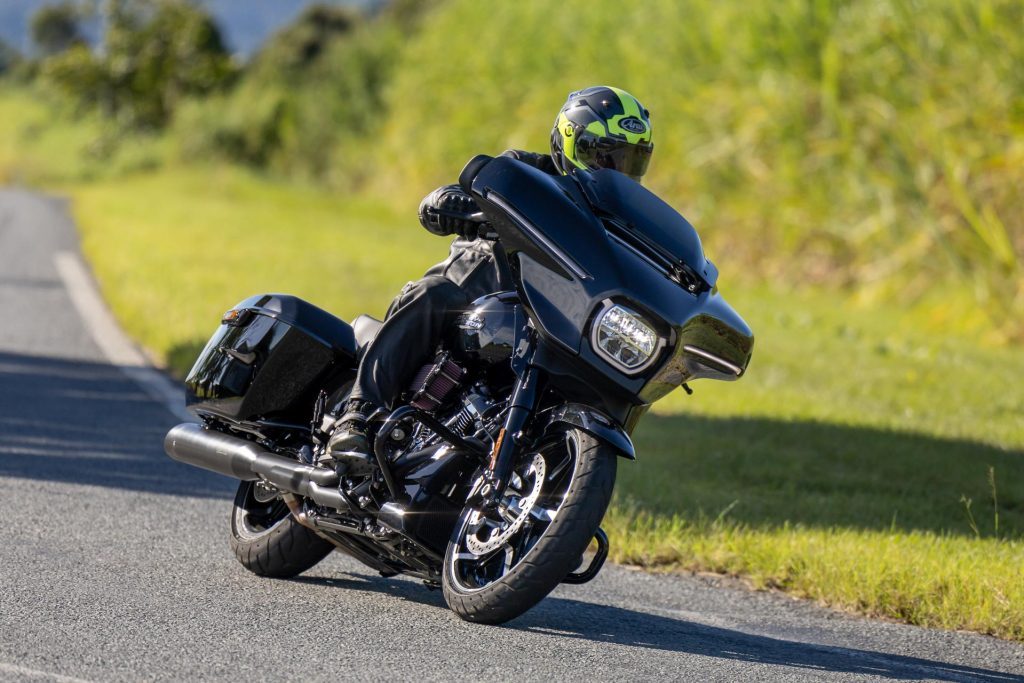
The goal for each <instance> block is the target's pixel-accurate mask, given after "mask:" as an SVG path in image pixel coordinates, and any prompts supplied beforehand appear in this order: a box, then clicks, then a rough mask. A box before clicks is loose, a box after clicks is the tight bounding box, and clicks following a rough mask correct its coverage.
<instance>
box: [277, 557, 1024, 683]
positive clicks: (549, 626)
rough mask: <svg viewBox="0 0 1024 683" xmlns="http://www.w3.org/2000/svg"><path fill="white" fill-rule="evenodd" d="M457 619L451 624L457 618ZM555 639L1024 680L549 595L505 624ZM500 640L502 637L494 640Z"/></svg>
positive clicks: (417, 594) (352, 580) (904, 675)
mask: <svg viewBox="0 0 1024 683" xmlns="http://www.w3.org/2000/svg"><path fill="white" fill-rule="evenodd" d="M291 580H292V581H294V582H298V583H308V584H314V585H321V586H332V587H335V588H339V589H345V590H358V591H366V592H372V593H381V594H385V595H390V596H392V597H395V598H399V599H402V600H407V601H409V602H414V603H417V604H421V605H429V606H432V607H436V608H438V609H444V610H447V609H448V608H447V606H446V605H445V602H444V598H443V596H442V595H441V591H439V590H433V591H432V590H429V589H427V588H425V587H423V586H421V585H419V584H418V583H416V582H413V581H405V580H395V579H385V578H381V577H377V576H372V575H362V574H350V573H346V574H343V575H340V576H338V575H335V576H332V577H316V576H304V577H299V578H296V579H291ZM457 618H458V617H456V616H455V615H454V614H453V615H452V619H457ZM495 628H503V629H512V630H517V631H525V632H530V633H537V634H542V635H545V636H551V637H555V638H576V639H581V640H588V641H592V642H603V643H609V644H614V645H621V646H625V647H638V648H646V649H650V650H661V651H665V652H680V653H686V654H693V655H699V656H703V657H716V658H720V659H729V660H737V661H744V662H752V663H757V664H771V665H777V666H789V667H793V668H798V669H808V670H813V671H820V672H829V673H850V674H863V675H869V676H876V677H882V678H889V679H892V680H901V681H920V680H929V681H932V680H934V681H965V680H969V681H985V682H988V683H996V682H999V683H1004V682H1010V681H1014V682H1024V676H1018V675H1015V674H1010V673H1003V672H1000V671H992V670H988V669H979V668H975V667H969V666H961V665H958V664H947V663H945V662H940V661H935V660H930V659H922V658H919V657H905V656H902V655H894V654H888V653H885V652H874V651H871V650H857V649H852V648H845V647H832V646H826V645H813V644H807V643H800V642H794V641H789V640H781V639H778V638H770V637H767V636H759V635H754V634H749V633H743V632H742V631H734V630H730V629H726V628H718V627H714V626H705V625H703V624H697V623H694V622H692V621H686V620H685V619H676V618H673V617H666V616H660V615H657V614H651V613H649V612H639V611H636V610H630V609H624V608H622V607H615V606H612V605H599V604H594V603H589V602H581V601H578V600H570V599H565V598H558V597H549V598H547V599H545V600H544V601H542V602H541V603H540V604H539V605H537V607H535V608H533V609H532V610H531V611H529V612H527V613H526V614H524V615H523V616H521V617H519V618H518V619H515V620H513V621H512V622H510V623H509V624H507V625H505V626H501V627H495ZM496 638H498V639H499V640H500V636H496Z"/></svg>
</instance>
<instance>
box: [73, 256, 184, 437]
mask: <svg viewBox="0 0 1024 683" xmlns="http://www.w3.org/2000/svg"><path fill="white" fill-rule="evenodd" d="M53 261H54V265H55V266H56V268H57V273H58V274H59V275H60V279H61V281H62V282H63V283H64V289H65V290H66V291H67V293H68V296H69V297H70V298H71V303H72V305H74V307H75V310H76V311H78V315H79V317H80V318H81V319H82V323H83V324H84V325H85V328H86V329H87V330H88V331H89V335H90V336H91V337H92V338H93V341H95V342H96V346H98V347H99V349H100V351H101V352H102V353H103V355H104V356H106V358H107V360H108V361H110V363H111V364H112V365H114V366H115V367H117V369H118V370H120V371H121V372H122V373H124V375H125V376H127V377H128V378H129V379H131V380H132V381H133V382H135V384H137V385H138V386H139V388H140V389H142V390H143V391H144V392H146V394H148V395H149V396H150V397H151V398H152V399H154V400H155V401H157V402H158V403H160V404H162V405H163V406H164V407H165V408H166V409H167V410H168V411H169V412H170V413H171V414H172V415H174V416H175V417H176V418H178V419H180V420H187V421H191V422H194V421H195V417H193V416H192V415H191V414H190V413H189V412H188V411H187V410H185V393H184V391H183V390H182V389H181V388H180V387H179V386H178V385H177V384H176V383H174V382H172V381H171V380H170V379H168V377H167V376H166V375H164V374H163V373H162V372H160V371H159V370H157V369H156V368H154V367H153V366H152V365H150V363H149V361H148V360H147V359H146V356H145V354H143V353H142V351H140V350H139V348H138V347H137V346H136V345H135V343H134V342H133V341H132V340H131V339H130V338H129V337H128V335H127V334H125V333H124V331H123V330H122V329H121V326H120V325H118V324H117V320H116V319H115V318H114V315H113V313H111V312H110V309H109V308H108V307H107V304H106V302H105V301H104V300H103V296H102V295H101V294H100V291H99V287H97V285H96V281H95V279H94V278H93V277H92V273H91V272H90V271H89V268H88V266H87V265H86V264H85V261H83V259H82V257H81V256H80V255H79V254H77V253H75V252H71V251H58V252H57V253H55V254H54V255H53Z"/></svg>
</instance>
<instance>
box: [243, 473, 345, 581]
mask: <svg viewBox="0 0 1024 683" xmlns="http://www.w3.org/2000/svg"><path fill="white" fill-rule="evenodd" d="M231 550H232V551H234V553H235V557H237V558H238V561H239V562H241V563H242V566H243V567H245V568H246V569H248V570H249V571H251V572H252V573H253V574H258V575H259V576H270V577H274V578H289V577H292V576H296V575H298V574H301V573H302V572H304V571H306V570H307V569H309V568H310V567H312V566H313V565H315V564H316V563H317V562H319V561H320V560H322V559H324V558H325V557H327V555H328V554H330V552H331V551H332V550H334V546H333V545H332V544H330V543H329V542H327V541H325V540H324V539H322V538H320V537H319V536H317V535H316V534H315V533H314V532H313V531H312V530H311V529H309V528H307V527H304V526H302V525H301V524H299V523H298V522H297V521H295V518H294V517H292V515H291V512H290V511H289V509H288V506H287V505H286V504H285V502H284V501H283V500H281V498H280V496H278V495H277V493H276V492H273V491H268V490H266V489H264V488H263V487H262V486H261V485H260V484H259V483H258V482H254V481H243V482H242V483H241V484H239V486H238V493H236V494H235V503H234V508H233V510H232V511H231Z"/></svg>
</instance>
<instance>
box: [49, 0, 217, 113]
mask: <svg viewBox="0 0 1024 683" xmlns="http://www.w3.org/2000/svg"><path fill="white" fill-rule="evenodd" d="M108 7H109V9H108V12H107V33H106V36H105V38H104V48H103V50H102V52H101V53H99V54H94V53H93V52H92V51H91V50H90V49H89V48H87V47H86V46H85V45H83V44H79V45H76V46H74V47H72V48H70V49H68V50H67V51H65V52H63V53H62V54H60V55H57V56H54V57H51V58H50V59H47V60H46V61H45V62H44V63H43V66H42V76H43V79H44V81H45V82H47V83H50V84H51V85H53V86H54V87H55V88H56V89H58V90H59V91H61V92H63V93H65V94H67V95H68V96H70V97H71V98H73V99H74V100H76V101H77V102H78V103H79V105H80V106H83V107H87V108H88V107H97V108H98V109H99V110H100V111H101V112H102V113H103V114H105V115H106V116H108V117H111V118H115V119H117V120H118V121H119V122H121V123H123V124H125V125H127V126H132V127H143V128H157V127H161V126H163V125H164V124H165V123H166V122H167V121H168V119H169V118H170V116H171V113H172V112H173V111H174V109H175V108H176V107H177V105H178V103H179V102H180V101H181V100H182V99H183V98H185V97H188V96H194V95H199V94H206V93H210V92H215V91H217V90H218V89H220V88H223V87H224V86H225V85H227V84H228V83H230V81H231V79H232V78H233V76H234V72H235V69H234V66H233V65H232V63H231V60H230V58H229V57H228V55H227V51H226V50H225V47H224V43H223V40H222V39H221V35H220V32H219V31H218V29H217V26H216V24H214V22H213V20H212V19H211V18H210V16H209V15H208V14H206V13H205V12H204V11H203V10H201V9H199V8H198V7H197V6H195V5H193V4H192V3H190V2H186V1H185V0H134V1H129V0H113V1H112V2H111V3H110V4H109V6H108Z"/></svg>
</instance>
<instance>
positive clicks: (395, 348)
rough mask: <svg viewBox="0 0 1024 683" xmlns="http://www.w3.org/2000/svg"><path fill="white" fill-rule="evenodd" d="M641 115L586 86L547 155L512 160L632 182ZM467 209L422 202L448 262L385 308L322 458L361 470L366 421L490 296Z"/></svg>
mask: <svg viewBox="0 0 1024 683" xmlns="http://www.w3.org/2000/svg"><path fill="white" fill-rule="evenodd" d="M652 150H653V145H652V142H651V123H650V112H648V111H647V109H645V108H644V106H643V105H642V104H640V102H639V100H637V99H636V98H635V97H633V96H632V95H630V94H629V93H627V92H626V91H624V90H620V89H618V88H612V87H606V86H595V87H590V88H586V89H584V90H578V91H576V92H572V93H570V94H569V97H568V99H567V100H566V102H565V104H564V105H563V106H562V109H561V110H560V111H559V112H558V117H557V118H556V119H555V125H554V127H553V128H552V130H551V155H550V156H548V155H546V154H534V153H531V152H523V151H520V150H509V151H507V152H505V153H504V155H503V156H508V157H512V158H513V159H517V160H519V161H522V162H524V163H527V164H529V165H531V166H533V167H535V168H537V169H540V170H542V171H545V172H547V173H550V174H552V175H558V174H567V173H570V172H572V171H574V170H575V169H577V168H588V169H598V168H610V169H615V170H617V171H621V172H623V173H625V174H627V175H629V176H630V177H631V178H633V179H634V180H636V181H637V182H639V181H640V179H641V178H642V177H643V175H644V173H645V172H646V170H647V164H648V162H649V161H650V157H651V151H652ZM478 211H479V207H478V206H477V204H476V202H475V201H474V200H473V198H472V197H470V196H469V195H468V194H466V193H465V192H464V191H463V190H462V188H461V187H459V186H458V185H445V186H443V187H439V188H438V189H436V190H434V191H433V192H431V193H430V194H429V195H427V196H426V197H425V198H424V199H423V201H422V203H421V204H420V208H419V219H420V223H421V224H422V225H423V227H424V228H426V229H427V230H428V231H430V232H432V233H434V234H435V235H442V236H443V235H452V234H455V235H457V237H456V239H455V241H453V242H452V245H451V251H450V252H449V255H448V258H447V259H446V260H444V261H442V262H441V263H438V264H437V265H435V266H433V267H432V268H430V269H429V270H427V272H426V274H425V275H424V276H423V278H421V279H420V280H418V281H416V282H410V283H408V284H407V285H406V286H405V287H404V288H403V289H402V291H401V292H400V293H399V294H398V296H397V297H396V298H395V300H394V301H393V302H392V303H391V306H390V307H389V308H388V311H387V315H386V317H385V321H384V325H383V326H382V327H381V328H380V330H379V331H378V333H377V335H376V337H375V338H374V339H373V341H372V342H371V343H370V344H369V346H368V347H367V349H366V351H365V353H364V354H363V357H362V360H361V361H360V364H359V372H358V375H357V376H356V381H355V386H354V388H353V390H352V394H351V396H350V398H349V401H348V403H347V404H346V407H345V412H344V414H343V415H342V417H341V419H340V420H339V425H338V428H337V429H336V431H335V432H334V434H333V435H332V436H331V439H330V441H329V443H328V448H327V454H328V458H331V459H333V460H334V462H335V463H347V464H348V465H349V466H355V467H359V468H360V469H362V468H365V467H370V466H371V465H370V456H369V444H368V442H367V437H366V421H367V418H368V417H369V416H370V415H372V414H373V412H374V411H375V410H377V409H378V408H380V407H385V406H389V405H390V404H391V403H392V401H394V400H395V399H396V398H397V397H398V395H399V394H400V393H401V392H402V390H403V389H405V388H406V386H407V385H408V383H409V382H410V381H411V379H412V376H413V373H414V372H415V371H416V370H417V369H419V368H420V367H421V366H423V365H424V364H425V363H428V362H429V361H430V360H431V358H432V357H433V353H434V350H435V349H436V347H437V344H438V343H439V342H440V339H441V333H442V331H443V329H444V327H445V323H446V322H447V321H449V320H450V319H451V316H452V314H453V313H456V312H459V311H462V310H464V309H465V308H466V307H467V306H468V305H469V303H470V302H471V301H473V300H475V299H477V298H479V297H481V296H484V295H486V294H491V293H493V292H496V291H499V290H500V289H502V287H501V286H500V284H499V269H498V267H497V265H496V263H495V258H494V251H493V249H494V246H493V243H492V242H491V241H490V240H485V239H477V230H478V228H479V223H478V222H477V221H476V220H475V219H474V216H473V214H475V213H477V212H478Z"/></svg>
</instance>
